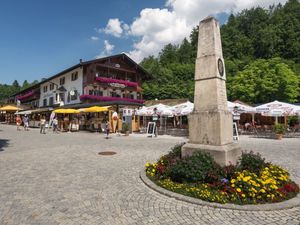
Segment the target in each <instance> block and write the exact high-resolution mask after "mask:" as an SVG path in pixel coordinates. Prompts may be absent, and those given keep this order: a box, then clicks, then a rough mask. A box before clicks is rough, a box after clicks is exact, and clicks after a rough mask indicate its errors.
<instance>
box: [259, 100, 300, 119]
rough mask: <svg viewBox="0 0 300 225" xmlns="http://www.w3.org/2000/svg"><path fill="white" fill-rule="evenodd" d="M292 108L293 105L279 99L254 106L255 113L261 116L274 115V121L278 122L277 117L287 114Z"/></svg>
mask: <svg viewBox="0 0 300 225" xmlns="http://www.w3.org/2000/svg"><path fill="white" fill-rule="evenodd" d="M294 108H295V105H292V104H289V103H285V102H279V101H273V102H269V103H266V104H263V105H259V106H257V107H255V109H256V112H257V113H260V114H261V115H263V116H272V117H275V123H278V117H280V116H284V117H286V116H289V115H290V114H291V112H292V111H293V109H294Z"/></svg>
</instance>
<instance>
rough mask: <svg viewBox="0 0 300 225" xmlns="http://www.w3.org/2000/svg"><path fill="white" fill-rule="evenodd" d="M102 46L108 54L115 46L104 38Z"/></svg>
mask: <svg viewBox="0 0 300 225" xmlns="http://www.w3.org/2000/svg"><path fill="white" fill-rule="evenodd" d="M104 48H105V51H106V52H107V53H108V54H111V53H112V50H114V48H115V46H114V45H112V44H110V43H109V41H108V40H104Z"/></svg>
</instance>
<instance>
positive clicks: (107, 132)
mask: <svg viewBox="0 0 300 225" xmlns="http://www.w3.org/2000/svg"><path fill="white" fill-rule="evenodd" d="M105 131H106V139H108V135H109V131H110V124H109V121H107V122H106V124H105Z"/></svg>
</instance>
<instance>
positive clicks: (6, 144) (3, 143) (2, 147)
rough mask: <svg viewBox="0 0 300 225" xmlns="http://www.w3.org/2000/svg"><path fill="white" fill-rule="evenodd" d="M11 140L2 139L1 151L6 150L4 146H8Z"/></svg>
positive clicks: (0, 143) (0, 142) (0, 141)
mask: <svg viewBox="0 0 300 225" xmlns="http://www.w3.org/2000/svg"><path fill="white" fill-rule="evenodd" d="M8 142H9V140H7V139H0V152H2V151H4V148H5V147H7V146H8Z"/></svg>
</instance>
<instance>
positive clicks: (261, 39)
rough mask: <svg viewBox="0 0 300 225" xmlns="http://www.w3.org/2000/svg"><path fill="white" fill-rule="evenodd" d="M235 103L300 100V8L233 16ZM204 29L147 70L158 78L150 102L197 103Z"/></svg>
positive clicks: (228, 61) (229, 70)
mask: <svg viewBox="0 0 300 225" xmlns="http://www.w3.org/2000/svg"><path fill="white" fill-rule="evenodd" d="M221 36H222V45H223V54H224V58H225V68H226V74H227V89H228V90H227V91H228V97H229V100H236V99H240V100H242V101H245V102H249V103H263V102H268V101H273V100H275V99H277V100H281V101H286V102H296V101H299V100H300V97H299V96H300V94H299V79H300V3H299V1H298V0H288V1H287V3H286V4H285V5H284V6H282V5H281V4H278V5H272V6H270V7H269V9H264V8H261V7H256V8H252V9H248V10H243V11H242V12H240V13H238V14H236V15H233V14H232V15H230V16H229V17H228V21H227V23H226V24H224V25H223V26H222V27H221ZM197 45H198V27H195V28H193V30H192V31H191V34H190V40H187V39H184V40H183V41H182V43H181V44H180V45H179V46H176V45H172V44H168V45H166V46H165V47H164V48H163V49H162V50H161V52H160V53H159V57H157V58H155V57H153V56H151V57H148V58H145V59H144V60H143V61H142V63H141V65H142V66H143V67H144V68H145V69H146V70H148V71H149V73H150V74H152V75H153V79H152V80H150V81H147V82H146V83H145V84H144V86H143V87H144V97H145V98H146V99H154V98H159V99H163V98H189V99H190V100H193V86H194V82H193V79H194V67H195V65H194V62H195V59H196V55H197Z"/></svg>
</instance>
